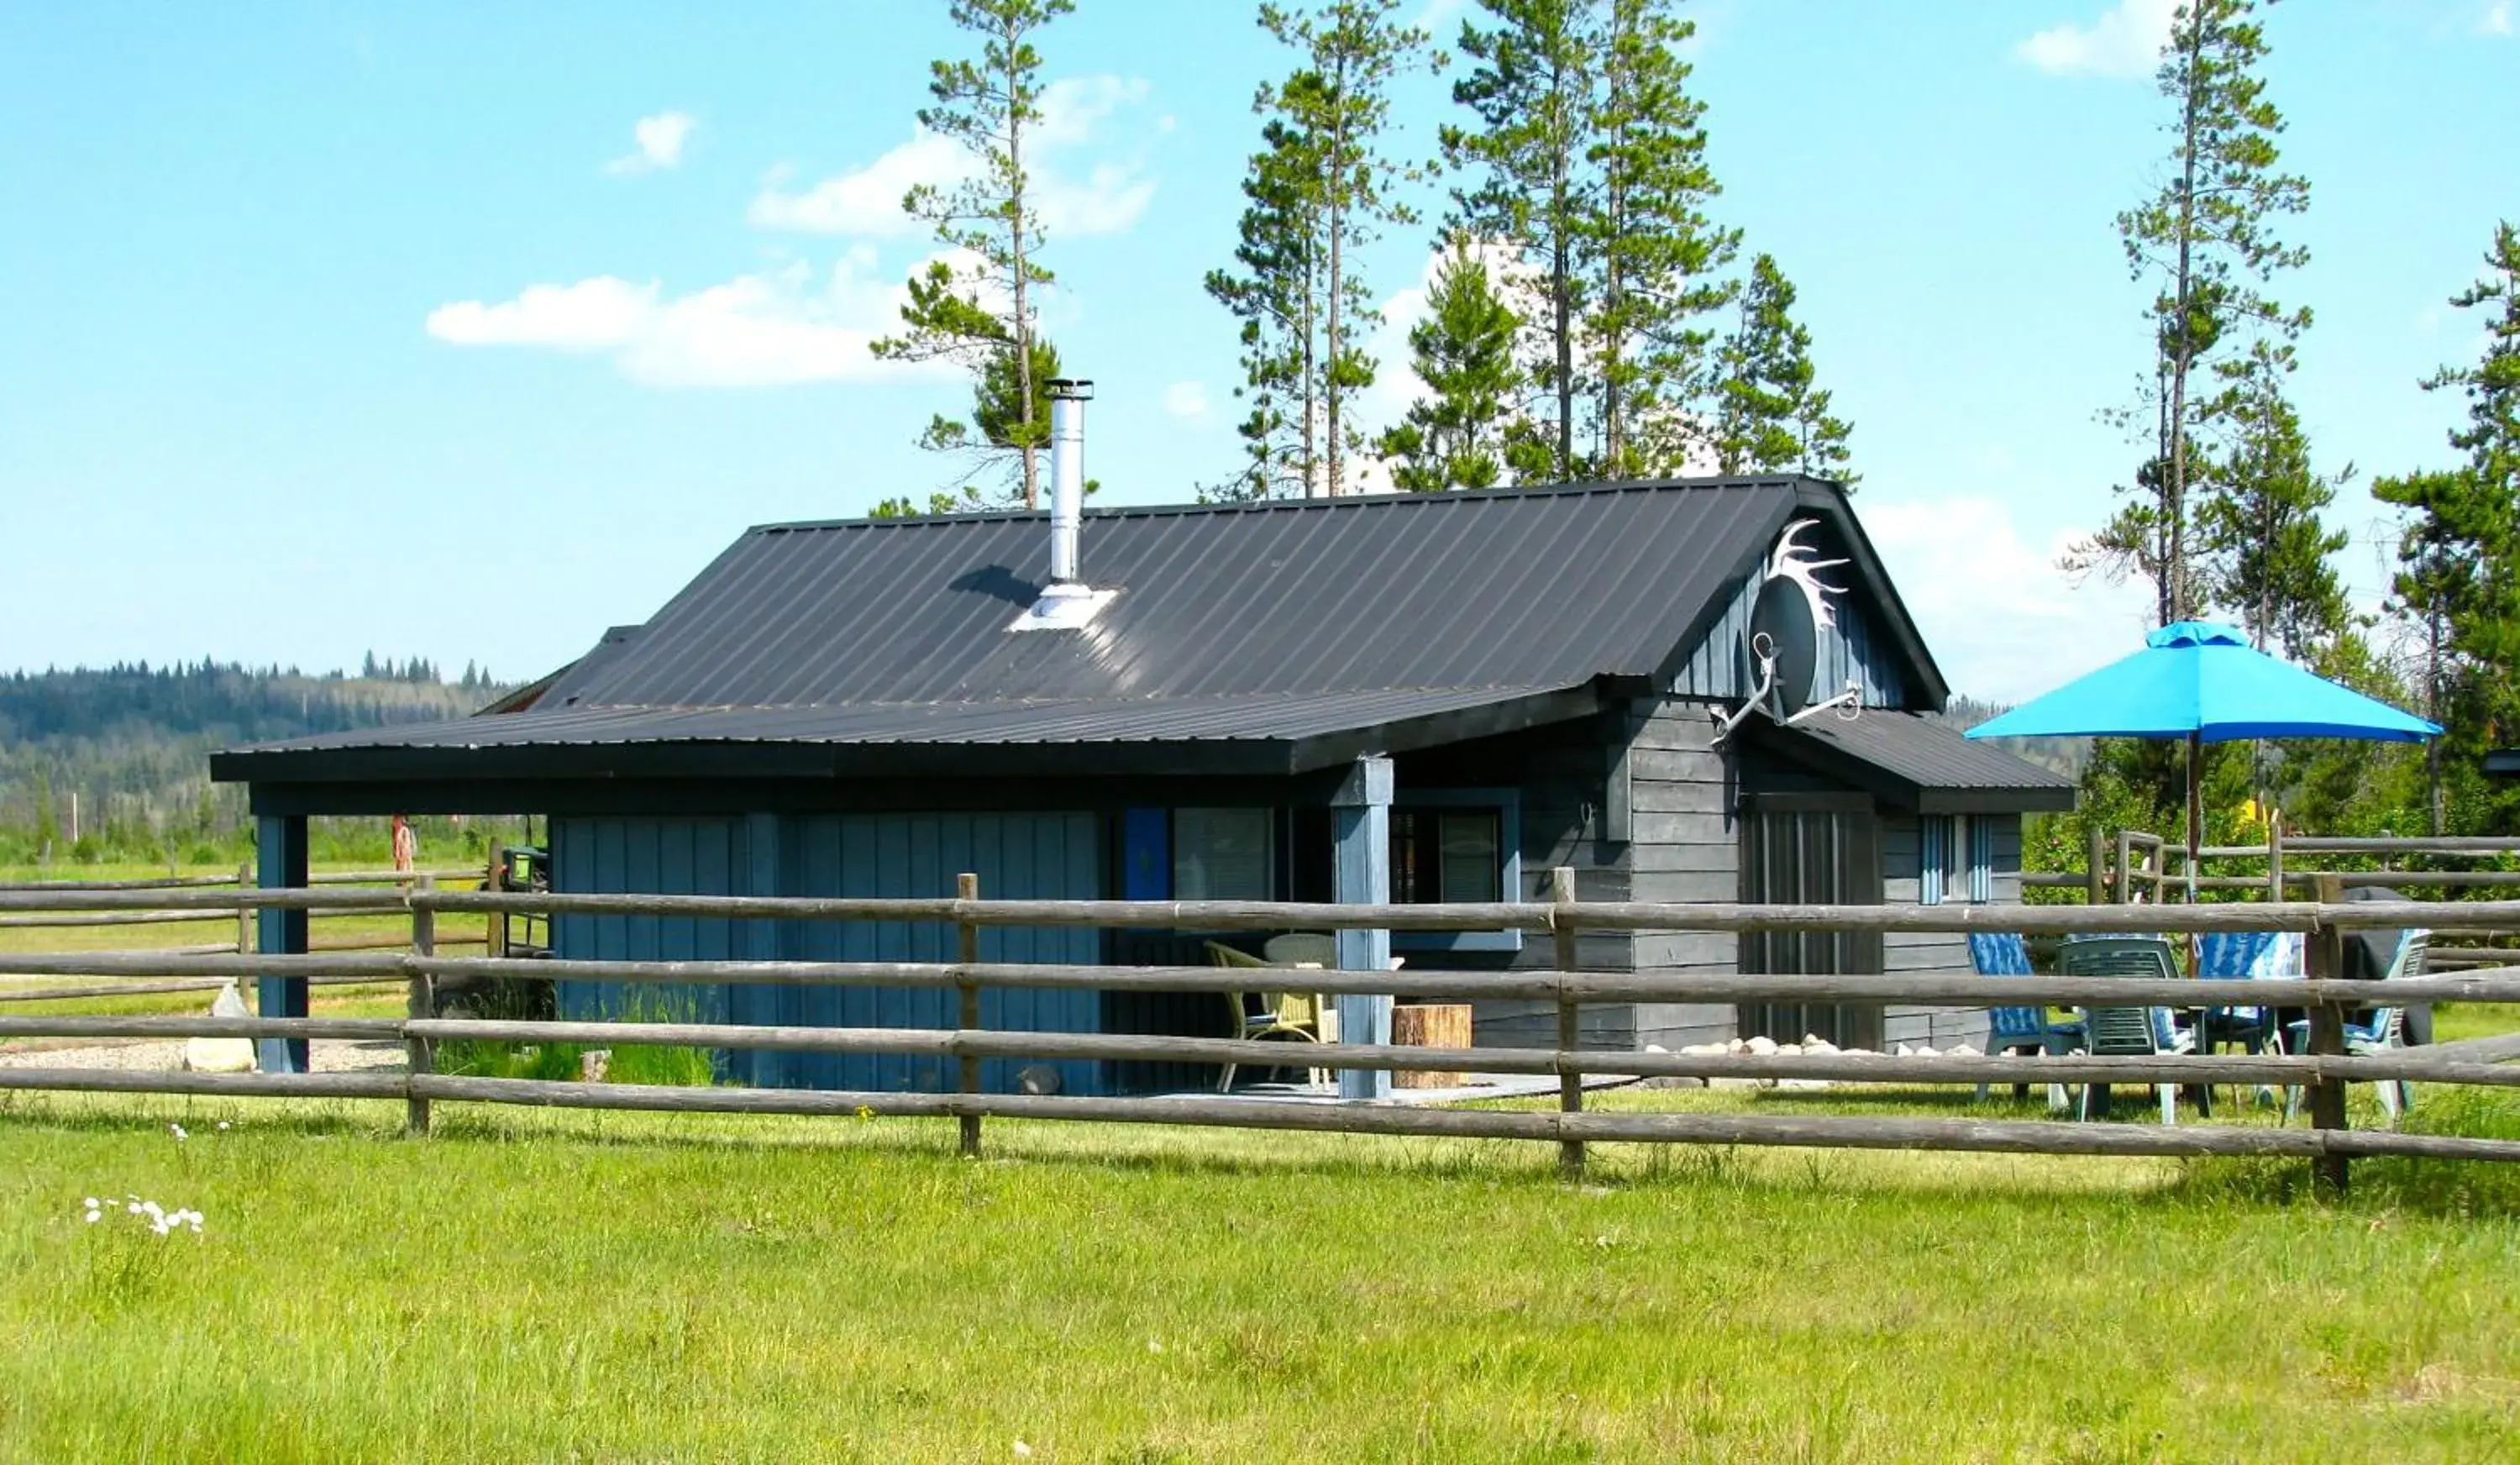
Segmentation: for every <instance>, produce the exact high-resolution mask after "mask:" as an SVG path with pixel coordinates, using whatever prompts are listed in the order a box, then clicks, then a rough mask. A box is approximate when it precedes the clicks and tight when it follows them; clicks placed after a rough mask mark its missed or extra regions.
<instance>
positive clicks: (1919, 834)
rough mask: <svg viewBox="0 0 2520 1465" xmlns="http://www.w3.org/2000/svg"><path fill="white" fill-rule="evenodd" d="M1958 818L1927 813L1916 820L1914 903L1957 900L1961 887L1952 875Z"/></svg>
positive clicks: (1924, 903) (1937, 903)
mask: <svg viewBox="0 0 2520 1465" xmlns="http://www.w3.org/2000/svg"><path fill="white" fill-rule="evenodd" d="M1959 823H1960V821H1958V819H1956V818H1954V817H1953V816H1951V815H1948V814H1928V815H1926V816H1924V817H1923V818H1922V819H1919V820H1917V821H1916V904H1918V905H1920V906H1939V905H1941V904H1942V903H1943V902H1945V901H1952V900H1958V899H1959V898H1960V892H1961V891H1962V890H1963V889H1965V888H1966V887H1964V886H1963V885H1962V884H1961V883H1960V881H1959V880H1958V879H1956V878H1955V877H1954V873H1953V863H1954V862H1955V861H1956V860H1958V857H1959V849H1958V846H1959V838H1960V830H1959Z"/></svg>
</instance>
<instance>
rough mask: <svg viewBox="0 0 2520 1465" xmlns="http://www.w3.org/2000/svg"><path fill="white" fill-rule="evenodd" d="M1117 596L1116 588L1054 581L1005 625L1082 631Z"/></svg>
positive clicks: (1047, 629) (1009, 627)
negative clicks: (1099, 587) (1107, 588)
mask: <svg viewBox="0 0 2520 1465" xmlns="http://www.w3.org/2000/svg"><path fill="white" fill-rule="evenodd" d="M1119 598H1120V593H1119V592H1118V591H1116V590H1095V589H1093V588H1092V587H1090V586H1084V585H1075V584H1065V583H1062V584H1056V585H1052V586H1050V587H1048V588H1047V589H1045V590H1043V591H1042V593H1041V598H1040V599H1037V600H1034V601H1033V602H1032V604H1031V605H1029V606H1027V607H1025V609H1024V612H1023V613H1022V614H1021V615H1018V616H1016V617H1015V618H1014V620H1013V621H1012V622H1010V623H1009V624H1008V626H1007V629H1008V630H1009V631H1082V630H1084V629H1085V628H1086V627H1088V626H1091V625H1093V624H1094V618H1095V617H1096V616H1098V615H1101V614H1102V607H1103V606H1105V605H1108V604H1110V603H1111V602H1112V601H1113V600H1116V599H1119Z"/></svg>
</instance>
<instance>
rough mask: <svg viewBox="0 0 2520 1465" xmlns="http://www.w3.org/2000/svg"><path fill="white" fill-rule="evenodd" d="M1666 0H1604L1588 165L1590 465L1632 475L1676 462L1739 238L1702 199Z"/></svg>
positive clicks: (1683, 461) (1693, 121) (1702, 136)
mask: <svg viewBox="0 0 2520 1465" xmlns="http://www.w3.org/2000/svg"><path fill="white" fill-rule="evenodd" d="M1677 10H1678V5H1677V3H1676V0H1608V9H1607V17H1608V20H1607V26H1606V34H1605V38H1604V41H1603V45H1602V51H1601V58H1602V60H1601V77H1602V85H1601V101H1600V107H1599V109H1598V113H1597V116H1596V119H1595V123H1594V128H1595V132H1596V135H1597V140H1596V142H1595V143H1594V145H1593V148H1592V150H1591V154H1592V157H1593V160H1594V162H1595V163H1596V164H1597V165H1598V167H1599V168H1600V170H1601V190H1600V196H1599V207H1598V210H1597V211H1596V213H1595V215H1594V218H1593V220H1592V227H1591V230H1590V234H1591V244H1592V246H1593V253H1594V256H1595V259H1596V261H1597V264H1596V268H1597V269H1598V271H1599V288H1598V297H1597V298H1598V305H1597V308H1596V309H1595V311H1594V313H1593V316H1592V319H1591V321H1590V323H1589V324H1590V327H1591V331H1592V335H1593V347H1594V350H1593V355H1594V361H1593V374H1594V377H1595V380H1596V385H1597V390H1598V399H1597V402H1596V419H1595V422H1596V428H1597V431H1598V445H1599V462H1598V470H1599V471H1600V472H1601V473H1602V474H1603V475H1604V476H1607V477H1635V476H1641V475H1649V474H1656V473H1667V472H1677V471H1680V470H1682V469H1683V468H1685V466H1687V462H1688V450H1689V448H1690V447H1691V446H1692V445H1693V444H1694V443H1696V442H1697V441H1698V440H1699V439H1700V438H1701V437H1702V436H1703V429H1702V428H1701V427H1700V426H1699V425H1698V422H1697V418H1698V417H1699V416H1700V412H1701V409H1704V408H1706V407H1708V406H1710V405H1711V404H1710V403H1709V401H1708V398H1709V397H1710V396H1711V394H1712V391H1713V388H1714V381H1715V370H1714V354H1715V353H1714V349H1713V348H1714V341H1715V331H1714V328H1713V327H1712V326H1711V325H1710V324H1708V322H1709V318H1710V317H1711V316H1712V315H1713V313H1714V312H1715V311H1717V310H1720V309H1722V308H1723V307H1724V306H1725V305H1727V304H1729V303H1731V301H1732V299H1733V284H1732V282H1730V281H1729V280H1726V279H1724V278H1723V274H1722V272H1723V271H1724V270H1725V268H1726V267H1727V266H1729V265H1730V264H1731V263H1732V261H1733V254H1734V252H1735V251H1736V250H1737V249H1738V248H1739V247H1740V243H1741V234H1740V231H1739V230H1737V229H1724V228H1719V227H1717V226H1716V225H1715V223H1714V222H1713V221H1712V220H1711V219H1709V218H1708V217H1707V214H1706V211H1705V205H1706V203H1707V201H1708V200H1711V199H1713V198H1714V197H1715V196H1716V195H1717V194H1718V193H1720V192H1721V189H1720V188H1718V186H1717V184H1716V182H1715V174H1714V171H1713V169H1711V168H1710V167H1708V166H1707V162H1706V128H1705V114H1706V104H1705V103H1703V102H1700V101H1698V100H1697V99H1695V98H1694V97H1691V96H1690V95H1689V94H1688V75H1689V66H1688V63H1687V62H1685V61H1683V60H1681V55H1680V53H1681V48H1682V47H1683V46H1684V45H1686V44H1687V42H1688V38H1689V37H1690V36H1691V35H1693V34H1695V33H1696V29H1697V26H1696V22H1692V21H1685V20H1682V19H1680V18H1679V16H1678V15H1677V14H1676V12H1677Z"/></svg>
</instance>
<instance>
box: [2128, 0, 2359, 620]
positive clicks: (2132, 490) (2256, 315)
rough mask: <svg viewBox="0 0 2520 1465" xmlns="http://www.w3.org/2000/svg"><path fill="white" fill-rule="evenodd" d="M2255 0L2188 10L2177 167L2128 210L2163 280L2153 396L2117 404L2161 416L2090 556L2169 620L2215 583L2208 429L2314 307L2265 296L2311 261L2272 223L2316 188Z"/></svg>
mask: <svg viewBox="0 0 2520 1465" xmlns="http://www.w3.org/2000/svg"><path fill="white" fill-rule="evenodd" d="M2267 3H2269V4H2272V3H2273V0H2267ZM2258 5H2259V0H2187V3H2185V4H2183V5H2182V6H2181V7H2180V8H2179V10H2178V12H2177V13H2176V15H2175V17H2174V19H2173V21H2172V24H2171V33H2170V39H2169V43H2168V44H2167V45H2166V46H2165V47H2164V48H2163V53H2162V63H2161V68H2160V71H2159V72H2158V81H2159V86H2160V91H2161V95H2162V96H2163V97H2164V98H2165V99H2167V100H2168V101H2169V102H2170V104H2171V108H2172V115H2171V117H2170V120H2169V121H2168V122H2166V123H2165V124H2164V128H2163V130H2164V131H2165V132H2167V133H2168V134H2169V136H2170V139H2171V146H2170V155H2169V157H2168V159H2167V161H2168V179H2167V181H2166V182H2164V183H2163V185H2162V186H2161V188H2160V189H2159V190H2158V191H2157V192H2155V193H2154V194H2153V195H2152V197H2150V198H2148V199H2146V200H2144V201H2143V202H2141V203H2139V204H2138V205H2137V206H2136V207H2134V208H2131V209H2129V210H2127V211H2126V212H2124V213H2122V214H2120V215H2118V220H2117V227H2118V236H2119V239H2120V241H2121V242H2122V243H2123V244H2124V245H2125V248H2126V257H2127V264H2128V267H2129V269H2130V270H2131V271H2132V272H2133V274H2134V275H2135V277H2136V278H2137V279H2138V280H2147V281H2151V282H2153V283H2154V285H2155V287H2156V289H2155V293H2154V297H2153V300H2152V302H2151V305H2150V306H2149V309H2148V318H2149V321H2150V325H2151V333H2152V343H2153V366H2152V369H2151V371H2150V373H2149V374H2148V379H2147V382H2146V385H2145V387H2144V390H2143V393H2142V398H2143V401H2142V405H2141V406H2140V407H2138V408H2136V409H2130V410H2127V411H2125V412H2122V413H2118V414H2113V415H2112V416H2114V417H2116V418H2117V419H2118V420H2120V421H2121V422H2123V423H2124V424H2125V425H2128V426H2130V427H2133V426H2135V425H2136V423H2137V422H2140V421H2141V420H2142V419H2143V417H2145V416H2146V415H2148V416H2149V417H2150V419H2151V423H2150V429H2149V430H2150V436H2151V439H2152V441H2151V450H2150V453H2149V455H2148V457H2147V459H2146V461H2145V462H2144V463H2143V464H2142V465H2141V466H2139V467H2138V471H2137V473H2136V475H2135V479H2134V483H2133V485H2132V486H2130V487H2122V488H2121V490H2120V491H2121V492H2123V493H2127V494H2129V495H2130V496H2131V497H2132V499H2133V502H2131V503H2129V504H2127V505H2126V506H2124V507H2123V508H2122V509H2121V510H2120V511H2119V512H2118V514H2117V515H2116V517H2115V518H2113V519H2112V520H2111V521H2110V523H2109V525H2108V527H2107V528H2105V529H2104V530H2102V531H2101V532H2100V533H2099V534H2098V535H2096V536H2095V537H2094V538H2093V540H2092V542H2091V543H2090V544H2089V545H2088V546H2086V547H2085V548H2084V550H2083V551H2082V552H2081V554H2080V555H2079V556H2078V557H2079V559H2080V560H2082V561H2083V562H2090V563H2097V564H2100V565H2104V566H2106V567H2108V568H2109V569H2111V570H2112V571H2114V572H2117V573H2125V572H2129V571H2132V572H2135V573H2138V574H2140V575H2142V576H2143V577H2144V578H2146V579H2149V580H2151V581H2152V582H2153V586H2154V592H2155V612H2156V614H2157V615H2158V616H2159V617H2160V619H2161V620H2162V621H2163V622H2165V623H2167V622H2170V621H2175V620H2183V619H2186V618H2188V617H2189V616H2191V615H2194V614H2197V613H2199V612H2201V610H2202V609H2203V608H2204V597H2205V595H2206V594H2208V593H2209V592H2210V587H2209V586H2207V585H2206V584H2205V582H2204V579H2203V576H2202V575H2201V573H2200V570H2201V566H2200V564H2199V562H2198V556H2197V555H2196V554H2195V552H2194V545H2193V540H2194V537H2195V530H2196V523H2197V518H2198V513H2199V508H2198V504H2197V503H2196V501H2195V489H2196V486H2197V483H2196V480H2197V479H2198V477H2199V467H2200V462H2201V459H2202V457H2203V456H2204V455H2202V454H2200V452H2199V446H2200V444H2199V441H2198V439H2199V437H2200V435H2202V432H2203V429H2205V428H2206V427H2207V425H2208V424H2209V423H2210V422H2214V421H2215V420H2217V419H2218V418H2221V419H2228V418H2229V417H2230V416H2231V413H2232V411H2233V409H2234V407H2235V404H2237V403H2238V402H2239V401H2240V400H2241V399H2243V398H2244V397H2245V395H2246V388H2245V386H2244V384H2242V383H2241V382H2240V381H2239V380H2238V377H2240V376H2241V375H2243V374H2244V373H2245V370H2246V368H2245V362H2246V359H2247V355H2248V348H2249V346H2250V344H2251V342H2253V341H2254V340H2257V339H2261V338H2266V337H2269V336H2272V337H2273V338H2275V339H2277V340H2279V341H2284V340H2290V339H2291V338H2292V337H2294V336H2296V335H2298V334H2299V333H2300V332H2301V331H2302V330H2303V329H2304V328H2306V327H2307V326H2308V325H2309V324H2310V313H2309V312H2308V311H2307V310H2300V309H2287V308H2286V307H2284V306H2282V305H2280V304H2278V303H2277V302H2276V301H2275V300H2274V299H2273V298H2272V297H2271V296H2270V295H2269V294H2268V293H2267V287H2268V286H2269V285H2270V284H2271V283H2272V282H2273V279H2274V277H2275V276H2276V275H2277V274H2278V273H2279V272H2281V271H2283V270H2287V269H2295V268H2298V267H2299V266H2301V265H2302V264H2304V263H2305V262H2307V260H2308V258H2309V254H2308V251H2307V250H2304V249H2302V248H2299V247H2297V246H2293V245H2288V244H2284V243H2283V242H2282V241H2281V240H2280V239H2279V238H2278V237H2277V236H2276V234H2275V224H2276V221H2277V220H2278V218H2279V217H2281V216H2283V215H2287V214H2298V213H2300V212H2302V211H2303V210H2304V209H2306V208H2308V207H2309V206H2310V185H2309V184H2308V183H2307V182H2306V181H2305V180H2303V179H2302V178H2300V177H2298V176H2295V175H2291V174H2287V173H2283V172H2281V171H2279V168H2278V161H2279V160H2278V155H2277V150H2276V146H2275V140H2276V138H2277V137H2278V136H2279V135H2280V134H2281V133H2282V131H2283V125H2284V124H2283V117H2282V115H2281V114H2280V113H2279V112H2277V111H2275V108H2274V104H2273V103H2272V102H2270V101H2269V100H2268V99H2267V96H2266V82H2265V80H2264V78H2263V77H2261V76H2260V75H2259V74H2258V72H2259V68H2260V67H2261V65H2262V64H2263V63H2264V62H2265V60H2266V57H2267V43H2266V32H2265V28H2264V27H2263V25H2261V24H2260V23H2259V22H2258V20H2257V12H2258Z"/></svg>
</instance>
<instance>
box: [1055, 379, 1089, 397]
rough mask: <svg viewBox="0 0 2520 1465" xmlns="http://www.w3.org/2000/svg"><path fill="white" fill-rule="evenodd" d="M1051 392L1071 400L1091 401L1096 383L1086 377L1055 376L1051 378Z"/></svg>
mask: <svg viewBox="0 0 2520 1465" xmlns="http://www.w3.org/2000/svg"><path fill="white" fill-rule="evenodd" d="M1050 394H1051V395H1052V396H1054V397H1064V398H1066V399H1067V400H1068V401H1071V402H1090V401H1092V400H1093V399H1094V383H1093V381H1092V380H1090V379H1087V378H1084V377H1051V378H1050Z"/></svg>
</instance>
